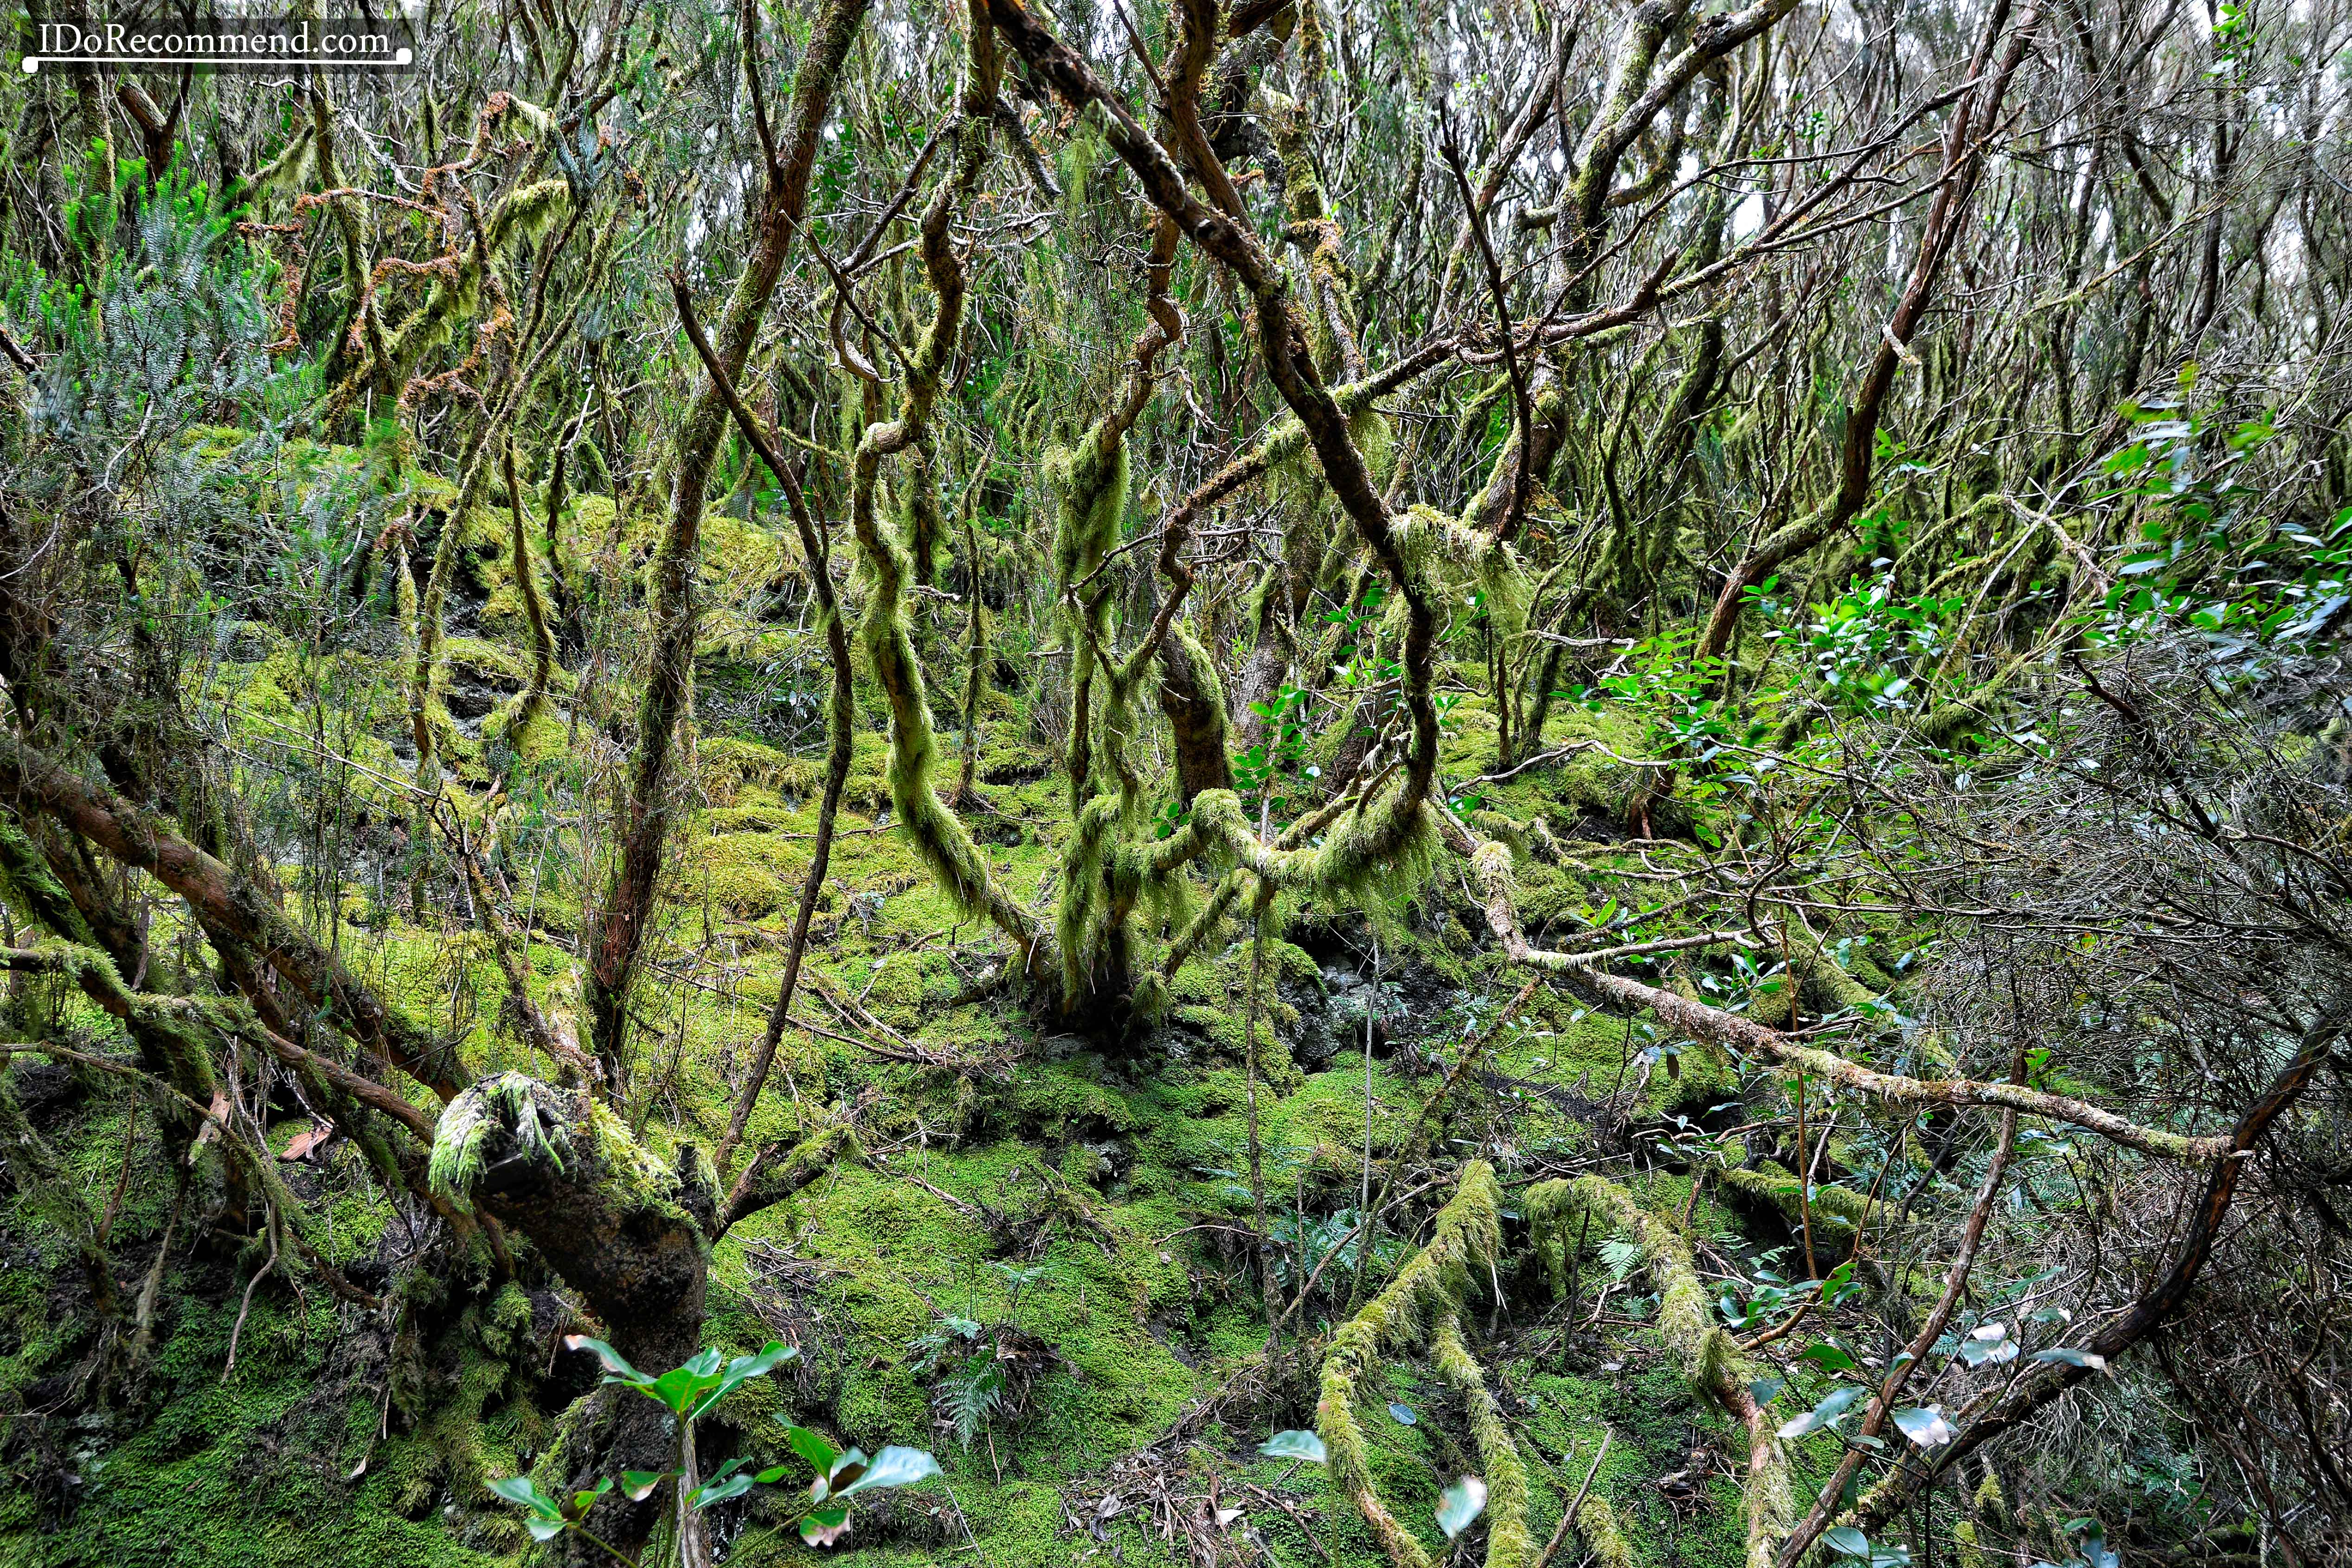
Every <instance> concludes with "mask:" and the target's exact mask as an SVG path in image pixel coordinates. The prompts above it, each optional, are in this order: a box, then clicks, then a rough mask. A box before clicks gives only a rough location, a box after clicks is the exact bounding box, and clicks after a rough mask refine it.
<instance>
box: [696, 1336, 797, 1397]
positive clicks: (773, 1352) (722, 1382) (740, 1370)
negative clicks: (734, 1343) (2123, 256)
mask: <svg viewBox="0 0 2352 1568" xmlns="http://www.w3.org/2000/svg"><path fill="white" fill-rule="evenodd" d="M706 1353H716V1352H706ZM800 1353H801V1352H798V1351H796V1350H794V1349H793V1347H792V1346H790V1345H788V1344H783V1343H782V1342H778V1341H775V1340H770V1341H769V1342H767V1344H766V1345H764V1346H763V1347H761V1350H760V1352H759V1353H758V1354H756V1355H739V1356H737V1357H736V1358H735V1359H734V1360H733V1361H730V1362H729V1363H727V1370H726V1371H725V1372H722V1373H719V1383H718V1385H717V1386H716V1387H714V1388H712V1389H711V1390H710V1391H709V1393H708V1394H704V1395H703V1396H702V1397H701V1398H700V1399H699V1400H698V1401H697V1402H696V1404H695V1406H694V1410H693V1414H694V1415H703V1414H705V1413H706V1412H708V1411H709V1409H710V1407H711V1406H713V1405H717V1404H718V1403H719V1401H720V1400H722V1399H724V1398H726V1397H727V1396H728V1395H729V1394H732V1393H734V1392H735V1391H736V1390H737V1389H738V1388H740V1387H741V1386H742V1385H743V1384H745V1383H746V1382H748V1381H749V1380H750V1379H751V1378H755V1377H765V1376H767V1375H768V1373H772V1372H773V1371H775V1370H776V1368H778V1367H780V1366H782V1365H783V1363H786V1362H788V1361H791V1360H792V1359H793V1357H795V1356H797V1355H799V1354H800Z"/></svg>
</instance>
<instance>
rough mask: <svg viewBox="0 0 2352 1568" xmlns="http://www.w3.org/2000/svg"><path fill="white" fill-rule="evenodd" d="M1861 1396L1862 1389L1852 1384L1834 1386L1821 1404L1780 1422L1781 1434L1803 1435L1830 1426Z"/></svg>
mask: <svg viewBox="0 0 2352 1568" xmlns="http://www.w3.org/2000/svg"><path fill="white" fill-rule="evenodd" d="M1861 1397H1862V1390H1860V1389H1859V1388H1855V1387H1853V1385H1852V1384H1847V1385H1846V1386H1845V1387H1843V1388H1832V1389H1831V1390H1830V1392H1829V1394H1828V1396H1827V1397H1826V1398H1824V1399H1823V1400H1822V1402H1821V1403H1820V1404H1819V1405H1814V1406H1813V1407H1812V1408H1811V1410H1808V1411H1806V1412H1805V1413H1804V1414H1803V1415H1799V1416H1797V1417H1795V1418H1794V1419H1792V1420H1789V1421H1784V1422H1782V1423H1781V1424H1780V1436H1783V1437H1803V1436H1810V1435H1811V1434H1812V1433H1815V1432H1819V1431H1821V1430H1822V1428H1823V1427H1825V1426H1829V1425H1830V1423H1832V1421H1835V1420H1836V1419H1837V1418H1838V1417H1839V1416H1841V1415H1844V1414H1845V1413H1846V1412H1847V1411H1848V1410H1850V1409H1852V1408H1853V1403H1854V1401H1855V1400H1857V1399H1860V1398H1861Z"/></svg>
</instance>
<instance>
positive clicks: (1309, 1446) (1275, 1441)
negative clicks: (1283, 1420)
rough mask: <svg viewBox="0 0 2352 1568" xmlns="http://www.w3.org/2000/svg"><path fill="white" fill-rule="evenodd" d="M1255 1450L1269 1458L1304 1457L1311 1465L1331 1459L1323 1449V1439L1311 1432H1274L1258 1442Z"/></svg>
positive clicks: (1327, 1461)
mask: <svg viewBox="0 0 2352 1568" xmlns="http://www.w3.org/2000/svg"><path fill="white" fill-rule="evenodd" d="M1257 1451H1258V1452H1259V1453H1261V1454H1264V1455H1265V1457H1266V1458H1269V1459H1305V1460H1306V1461H1307V1463H1308V1464H1311V1465H1325V1464H1328V1463H1330V1460H1331V1457H1330V1455H1328V1454H1327V1453H1325V1452H1324V1450H1323V1439H1322V1438H1321V1437H1319V1436H1317V1435H1316V1434H1314V1433H1312V1432H1302V1431H1291V1432H1276V1434H1275V1435H1274V1436H1271V1437H1268V1438H1267V1439H1266V1440H1265V1442H1263V1443H1260V1444H1259V1445H1258V1446H1257Z"/></svg>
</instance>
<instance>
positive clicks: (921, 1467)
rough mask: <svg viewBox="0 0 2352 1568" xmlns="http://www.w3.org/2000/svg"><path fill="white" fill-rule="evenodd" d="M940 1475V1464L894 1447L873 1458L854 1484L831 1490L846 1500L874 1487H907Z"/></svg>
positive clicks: (920, 1452)
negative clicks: (856, 1493) (851, 1495)
mask: <svg viewBox="0 0 2352 1568" xmlns="http://www.w3.org/2000/svg"><path fill="white" fill-rule="evenodd" d="M939 1473H940V1462H939V1461H938V1460H937V1459H934V1458H931V1457H930V1455H929V1454H927V1453H925V1452H923V1450H922V1449H920V1448H902V1447H898V1445H897V1444H896V1443H893V1444H891V1445H890V1446H889V1447H887V1448H885V1449H883V1450H882V1451H881V1452H880V1453H878V1454H877V1455H875V1456H874V1462H873V1463H871V1464H869V1465H867V1466H866V1470H865V1473H864V1474H862V1475H860V1476H859V1477H858V1478H857V1479H856V1480H853V1481H850V1482H848V1483H846V1484H844V1485H836V1486H835V1488H834V1489H833V1495H834V1496H835V1497H848V1496H849V1495H850V1494H851V1493H853V1492H862V1491H868V1490H871V1489H875V1488H877V1487H910V1486H913V1485H914V1484H915V1483H916V1482H917V1481H920V1480H928V1479H930V1478H931V1477H933V1476H936V1475H938V1474H939Z"/></svg>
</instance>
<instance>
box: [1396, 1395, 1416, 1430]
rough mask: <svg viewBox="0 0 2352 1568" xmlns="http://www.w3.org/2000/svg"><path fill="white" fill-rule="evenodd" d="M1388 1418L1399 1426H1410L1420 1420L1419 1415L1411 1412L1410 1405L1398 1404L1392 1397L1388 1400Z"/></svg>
mask: <svg viewBox="0 0 2352 1568" xmlns="http://www.w3.org/2000/svg"><path fill="white" fill-rule="evenodd" d="M1389 1418H1390V1419H1391V1420H1392V1421H1394V1422H1395V1423H1396V1424H1397V1425H1398V1426H1414V1425H1417V1424H1418V1423H1419V1422H1420V1420H1421V1417H1420V1416H1418V1415H1414V1414H1413V1413H1412V1405H1400V1404H1398V1403H1397V1402H1396V1401H1395V1400H1393V1399H1391V1400H1390V1401H1389Z"/></svg>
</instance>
